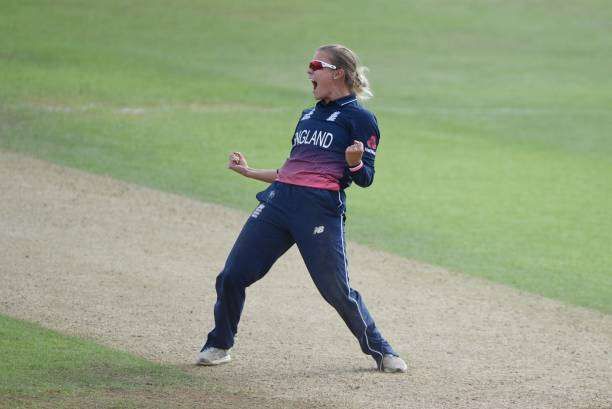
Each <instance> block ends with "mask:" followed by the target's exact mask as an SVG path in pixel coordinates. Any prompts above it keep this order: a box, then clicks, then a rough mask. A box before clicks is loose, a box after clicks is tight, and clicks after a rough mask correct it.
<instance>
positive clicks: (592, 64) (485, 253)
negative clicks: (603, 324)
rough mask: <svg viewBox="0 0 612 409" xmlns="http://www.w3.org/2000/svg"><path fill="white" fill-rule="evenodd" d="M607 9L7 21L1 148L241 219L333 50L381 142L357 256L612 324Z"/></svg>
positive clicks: (157, 14) (207, 6) (366, 5)
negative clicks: (398, 259) (348, 63)
mask: <svg viewBox="0 0 612 409" xmlns="http://www.w3.org/2000/svg"><path fill="white" fill-rule="evenodd" d="M611 20H612V7H611V6H610V4H609V2H607V1H593V0H587V1H583V2H570V1H561V2H559V1H539V2H531V1H515V2H493V1H484V0H483V1H467V2H462V3H461V4H459V3H458V2H451V1H439V2H425V1H418V2H410V3H408V2H396V3H394V4H393V6H392V7H391V6H388V7H380V6H378V5H376V4H374V3H371V2H354V1H353V2H347V1H340V2H334V3H333V4H329V3H328V2H317V1H314V2H308V3H298V4H293V3H292V2H277V1H263V2H246V1H244V2H232V3H231V4H230V3H227V2H221V1H217V2H214V1H207V2H195V1H179V2H176V3H174V4H173V6H172V7H169V6H168V4H167V3H166V2H161V1H150V2H136V1H134V2H130V3H129V4H127V5H126V4H124V2H119V1H108V2H74V1H54V2H42V1H41V2H21V1H19V2H18V1H5V2H3V12H2V17H0V77H1V78H2V81H0V148H3V149H10V150H15V151H19V152H25V153H28V154H32V155H35V156H38V157H41V158H45V159H48V160H52V161H55V162H58V163H62V164H65V165H69V166H74V167H78V168H82V169H85V170H88V171H92V172H96V173H107V174H110V175H113V176H115V177H118V178H122V179H126V180H129V181H133V182H136V183H140V184H145V185H148V186H152V187H155V188H159V189H163V190H168V191H174V192H179V193H181V194H185V195H188V196H192V197H196V198H198V199H201V200H204V201H211V202H217V203H222V204H225V205H229V206H233V207H237V208H240V209H243V210H250V209H252V208H253V207H254V206H255V204H256V203H255V202H254V199H253V194H254V193H255V192H256V191H257V190H258V189H261V188H262V187H263V185H260V184H257V183H255V182H251V181H247V180H241V179H240V178H239V177H237V176H236V175H234V174H231V173H230V172H229V171H227V170H226V169H225V168H224V166H225V161H226V155H227V152H229V151H231V150H234V149H239V150H242V151H243V152H245V153H246V154H247V158H248V159H249V162H250V164H251V165H253V166H256V167H278V166H280V165H281V164H282V162H283V161H284V159H285V158H286V156H287V154H288V151H289V148H290V137H291V132H292V129H293V127H294V124H295V121H296V119H297V116H298V115H299V113H300V112H301V110H302V109H303V108H305V107H306V106H308V105H310V104H312V101H311V97H310V85H309V83H308V81H307V80H306V76H305V65H306V62H307V61H308V59H309V58H310V57H311V54H312V52H313V49H314V48H315V47H316V46H317V45H319V44H322V43H328V42H342V43H345V44H347V45H348V46H350V47H352V48H354V49H355V50H356V51H358V52H359V53H360V54H361V56H362V59H363V61H364V63H365V64H366V65H368V66H369V67H370V68H371V80H372V83H373V88H374V91H375V94H376V98H375V99H374V100H372V102H371V103H369V104H368V106H369V107H370V108H371V109H372V110H373V111H374V112H375V113H376V114H377V116H378V118H379V121H380V125H381V131H382V142H381V145H380V151H379V155H378V159H377V180H376V183H375V185H374V186H373V187H372V188H371V189H367V190H360V189H358V188H356V187H354V188H351V189H350V194H349V196H350V198H349V218H350V222H349V231H348V234H349V238H350V239H352V240H355V241H358V242H361V243H365V244H368V245H371V246H374V247H377V248H381V249H385V250H390V251H393V252H395V253H398V254H401V255H403V256H406V257H410V258H415V259H418V260H422V261H426V262H430V263H434V264H437V265H442V266H445V267H448V268H451V269H453V270H458V271H463V272H466V273H469V274H473V275H477V276H482V277H486V278H489V279H492V280H494V281H497V282H501V283H505V284H509V285H512V286H515V287H517V288H520V289H523V290H527V291H530V292H535V293H538V294H543V295H545V296H547V297H552V298H556V299H559V300H562V301H565V302H569V303H573V304H577V305H581V306H585V307H590V308H596V309H599V310H601V311H604V312H607V313H609V312H611V311H612V272H611V269H610V265H612V252H610V248H612V217H611V216H612V211H611V210H610V209H612V178H611V177H610V176H611V175H612V161H610V154H612V139H611V137H610V136H611V135H612V77H611V76H610V72H611V69H612V54H611V53H610V52H609V50H610V49H612V26H611V25H610V21H611Z"/></svg>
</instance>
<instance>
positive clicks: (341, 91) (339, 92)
mask: <svg viewBox="0 0 612 409" xmlns="http://www.w3.org/2000/svg"><path fill="white" fill-rule="evenodd" d="M348 95H351V92H350V91H349V90H348V89H347V88H335V89H334V90H333V91H332V92H331V94H330V95H329V96H328V97H327V98H323V102H325V103H326V104H329V103H330V102H332V101H335V100H337V99H340V98H344V97H346V96H348Z"/></svg>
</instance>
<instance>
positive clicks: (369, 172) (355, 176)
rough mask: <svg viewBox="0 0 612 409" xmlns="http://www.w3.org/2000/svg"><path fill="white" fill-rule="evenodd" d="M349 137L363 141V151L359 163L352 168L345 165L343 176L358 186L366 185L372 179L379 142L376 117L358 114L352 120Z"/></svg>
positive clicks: (369, 114)
mask: <svg viewBox="0 0 612 409" xmlns="http://www.w3.org/2000/svg"><path fill="white" fill-rule="evenodd" d="M351 137H352V139H353V140H356V141H360V142H361V143H363V149H364V151H363V157H362V158H361V164H359V165H357V166H355V167H353V168H350V167H349V166H348V164H347V165H346V168H345V171H344V174H345V177H347V178H349V179H350V180H352V181H353V182H355V183H356V184H357V185H358V186H361V187H368V186H370V185H371V184H372V182H373V181H374V159H375V158H376V149H377V148H378V144H379V142H380V130H379V129H378V121H377V120H376V117H375V116H374V115H373V114H372V113H370V112H366V115H360V116H359V117H358V118H356V119H355V120H354V122H353V129H352V134H351ZM351 143H352V141H351Z"/></svg>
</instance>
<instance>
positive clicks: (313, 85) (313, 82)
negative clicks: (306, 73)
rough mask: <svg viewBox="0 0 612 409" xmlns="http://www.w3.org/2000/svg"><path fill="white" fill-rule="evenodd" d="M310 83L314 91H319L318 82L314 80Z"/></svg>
mask: <svg viewBox="0 0 612 409" xmlns="http://www.w3.org/2000/svg"><path fill="white" fill-rule="evenodd" d="M310 82H312V89H313V90H315V89H317V82H316V81H314V80H310Z"/></svg>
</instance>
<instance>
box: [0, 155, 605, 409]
mask: <svg viewBox="0 0 612 409" xmlns="http://www.w3.org/2000/svg"><path fill="white" fill-rule="evenodd" d="M0 192H1V203H2V205H1V206H0V280H1V282H2V285H1V286H0V313H4V314H8V315H11V316H14V317H18V318H22V319H27V320H31V321H35V322H38V323H41V324H42V325H44V326H46V327H49V328H53V329H57V330H60V331H62V332H64V333H68V334H73V335H79V336H83V337H87V338H90V339H94V340H96V341H98V342H100V343H102V344H105V345H110V346H113V347H118V348H121V349H124V350H127V351H130V352H132V353H135V354H138V355H141V356H143V357H146V358H149V359H152V360H155V361H159V362H165V363H172V364H176V365H178V366H180V367H182V368H183V369H185V370H186V371H188V372H189V373H192V374H195V375H196V376H197V377H201V379H203V380H205V381H206V382H207V383H209V384H214V385H222V386H223V388H224V389H223V390H225V391H232V392H233V393H236V394H239V395H240V396H250V397H252V399H253V400H252V406H253V407H257V406H262V407H266V406H268V405H269V404H270V402H274V400H275V399H278V400H279V402H282V401H283V400H285V401H287V402H295V403H298V402H300V401H302V402H304V406H305V407H307V406H309V404H308V402H315V401H316V402H320V403H322V404H324V403H327V404H329V405H331V406H335V407H347V408H361V407H374V408H446V407H453V408H506V407H512V408H609V407H611V405H612V393H611V388H610V379H612V359H611V353H612V348H611V346H612V318H611V316H609V315H605V314H602V313H598V312H595V311H591V310H587V309H583V308H577V307H572V306H566V305H563V304H560V303H558V302H556V301H552V300H548V299H544V298H541V297H538V296H534V295H530V294H525V293H521V292H519V291H516V290H514V289H511V288H507V287H504V286H500V285H496V284H492V283H489V282H486V281H484V280H480V279H476V278H471V277H467V276H464V275H462V274H455V273H452V272H448V271H445V270H443V269H440V268H436V267H432V266H429V265H425V264H421V263H418V262H414V261H411V260H407V259H404V258H401V257H397V256H394V255H390V254H387V253H384V252H379V251H373V250H370V249H368V248H365V247H363V246H359V245H357V244H354V243H351V244H350V245H349V247H350V248H349V257H350V263H351V266H350V268H351V280H352V284H353V286H354V287H355V288H357V289H359V290H360V292H361V293H362V294H363V296H364V298H365V300H366V303H367V305H368V307H369V308H370V310H371V312H372V314H373V315H374V317H375V319H376V320H377V323H378V325H379V327H380V328H381V330H382V332H383V333H384V334H385V336H386V337H387V338H388V339H389V340H390V341H391V343H392V344H393V346H394V347H395V349H396V350H397V351H398V352H399V353H400V354H402V355H403V356H404V357H405V358H407V360H408V364H409V373H408V374H407V375H389V374H382V373H379V372H376V371H375V370H374V363H373V361H372V360H371V359H370V358H369V357H367V356H365V355H363V354H361V352H360V350H359V347H358V345H357V342H356V341H355V340H354V339H353V337H352V335H351V334H350V333H349V331H348V329H347V328H346V327H345V325H344V323H343V322H342V321H341V320H340V318H339V317H338V316H337V315H336V313H335V312H334V311H333V310H332V309H331V308H330V307H329V306H328V305H327V304H325V303H324V301H323V300H322V298H321V297H320V296H319V294H318V293H317V292H316V289H315V288H314V285H313V284H312V282H311V281H310V279H309V276H308V273H307V272H306V270H305V268H304V266H303V262H302V261H301V259H300V257H299V254H298V253H297V252H296V251H295V250H292V251H290V252H289V254H287V255H286V256H285V257H284V258H283V259H281V260H280V261H279V262H278V263H277V265H276V266H274V268H273V269H272V271H271V272H270V273H269V274H268V276H267V277H265V278H264V279H263V280H262V281H260V282H258V283H256V284H255V285H254V286H252V287H251V288H249V290H248V294H247V304H246V306H245V311H244V315H243V319H242V322H241V327H240V333H239V335H238V339H237V344H236V346H235V348H234V350H233V357H234V361H233V362H232V363H231V364H228V365H225V366H221V367H217V368H201V367H194V366H193V365H192V364H191V363H192V362H193V360H194V358H195V355H196V353H197V350H198V348H199V346H200V345H201V342H202V340H203V337H204V336H205V334H206V333H207V332H208V331H209V330H210V327H211V325H212V308H213V303H214V300H215V294H214V279H215V276H216V275H217V273H218V271H219V270H220V269H221V267H222V265H223V263H224V261H225V257H226V255H227V253H228V251H229V249H230V247H231V245H232V244H233V240H234V239H235V237H236V235H237V234H238V232H239V230H240V228H241V226H242V224H243V222H244V220H245V219H246V217H247V215H245V214H244V213H242V212H238V211H234V210H229V209H227V208H224V207H221V206H217V205H211V204H206V203H200V202H197V201H193V200H189V199H186V198H184V197H180V196H176V195H171V194H166V193H160V192H157V191H154V190H150V189H146V188H143V187H139V186H134V185H130V184H126V183H123V182H119V181H116V180H113V179H111V178H108V177H101V176H94V175H90V174H86V173H83V172H80V171H76V170H72V169H66V168H63V167H60V166H56V165H52V164H49V163H46V162H42V161H38V160H34V159H31V158H27V157H24V156H21V155H16V154H12V153H6V152H0ZM255 205H256V202H255V199H253V206H255ZM349 229H350V221H349ZM222 394H223V393H222V392H220V396H218V399H219V401H216V402H217V403H219V402H224V400H223V399H225V397H224V396H221V395H222ZM230 400H231V399H230ZM228 402H229V401H228Z"/></svg>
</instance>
